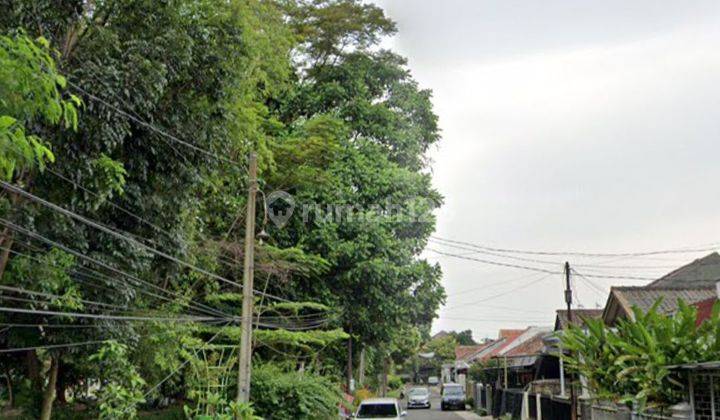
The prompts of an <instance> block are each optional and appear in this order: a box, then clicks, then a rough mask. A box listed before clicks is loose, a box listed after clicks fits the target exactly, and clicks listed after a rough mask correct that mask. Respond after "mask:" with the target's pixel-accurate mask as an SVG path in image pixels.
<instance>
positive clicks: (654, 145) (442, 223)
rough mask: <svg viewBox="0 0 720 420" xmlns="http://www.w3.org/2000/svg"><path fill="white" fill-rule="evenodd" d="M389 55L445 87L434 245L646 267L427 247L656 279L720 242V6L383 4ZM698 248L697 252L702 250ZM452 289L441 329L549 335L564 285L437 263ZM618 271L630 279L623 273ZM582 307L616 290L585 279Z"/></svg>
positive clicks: (440, 97)
mask: <svg viewBox="0 0 720 420" xmlns="http://www.w3.org/2000/svg"><path fill="white" fill-rule="evenodd" d="M376 3H377V4H379V5H380V6H381V7H383V8H384V9H385V11H386V13H387V14H388V15H389V16H390V18H392V19H393V20H394V21H396V22H397V25H398V29H399V32H398V34H397V35H395V36H394V37H392V38H391V39H387V40H385V42H384V46H385V47H387V48H391V49H393V50H394V51H396V52H398V53H400V54H401V55H403V56H405V57H407V59H408V66H409V69H410V70H411V71H412V74H413V76H414V77H415V78H416V80H417V81H418V82H419V83H420V85H421V87H423V88H427V89H430V90H432V91H433V104H434V107H435V112H436V113H437V114H438V116H439V124H440V128H441V130H442V139H441V141H440V142H439V143H438V144H437V146H436V147H435V148H434V149H433V150H432V152H431V154H430V156H431V158H432V160H433V165H432V168H433V169H432V170H433V179H434V184H435V186H436V188H437V189H438V190H439V191H440V192H441V193H442V194H443V195H444V197H445V204H444V206H443V207H442V209H440V210H439V211H438V212H437V217H438V220H437V230H436V233H435V236H437V237H440V238H446V239H452V240H455V241H464V242H468V243H472V244H480V245H485V246H491V247H499V248H512V249H523V250H552V251H554V250H561V251H583V252H601V253H614V252H637V251H652V250H665V249H680V248H687V247H691V248H692V249H700V250H702V251H697V252H688V253H684V254H666V255H655V256H651V257H636V258H624V259H620V258H615V259H610V258H581V257H576V256H541V257H539V256H537V255H535V256H533V255H517V256H519V257H522V258H530V259H542V260H543V262H528V261H517V260H509V259H507V258H501V257H498V256H489V255H482V254H472V255H470V254H471V252H470V251H469V250H467V249H458V248H451V247H449V246H447V244H446V245H441V244H438V243H436V242H431V244H430V245H429V246H428V248H432V249H434V250H439V251H441V252H445V253H455V254H464V255H467V256H471V257H472V258H478V259H485V260H492V261H502V262H505V263H514V264H520V265H526V266H533V267H542V268H545V269H549V270H550V271H560V270H562V264H563V263H564V261H566V260H568V261H569V262H570V263H571V265H572V266H573V267H575V268H576V270H577V271H578V272H580V273H584V274H589V273H592V274H603V275H624V276H635V277H649V278H657V277H660V276H661V275H662V274H664V273H666V272H669V271H671V270H672V269H673V268H676V267H678V266H680V265H683V264H685V263H688V262H691V261H692V260H693V259H695V258H698V257H701V256H703V255H705V254H708V253H709V252H711V250H712V249H714V248H713V247H716V246H717V244H718V243H719V242H720V211H718V209H720V188H718V187H717V185H716V184H717V182H718V180H720V142H719V140H720V136H719V134H720V48H718V45H720V2H717V1H692V0H687V1H682V2H678V1H664V0H662V1H661V0H635V1H631V2H629V1H627V0H622V1H621V0H606V1H603V2H589V1H587V2H586V1H576V0H546V1H542V2H537V1H515V0H443V1H437V0H378V1H376ZM700 245H702V246H700ZM425 256H426V257H427V258H428V259H430V260H431V261H434V262H438V263H440V265H441V266H442V269H443V273H444V274H443V285H444V286H445V289H446V291H447V293H448V299H447V302H446V304H445V306H444V307H443V308H442V309H441V310H440V313H439V315H440V318H439V319H438V320H436V322H435V323H434V325H433V331H439V330H443V329H444V330H450V329H452V330H464V329H472V330H473V333H474V336H475V338H476V339H479V338H482V337H496V336H497V334H498V329H500V328H521V327H524V326H528V325H552V324H553V322H554V313H555V312H554V311H555V309H559V308H562V307H563V306H564V303H563V293H562V290H563V288H564V286H563V282H564V279H563V277H562V275H561V274H552V275H547V274H542V273H537V272H532V271H526V270H521V269H517V268H506V267H498V266H493V265H488V264H486V263H480V262H477V261H468V260H464V259H459V258H455V257H450V256H445V255H439V254H437V253H436V252H434V251H431V250H426V252H425ZM620 267H622V268H620ZM573 282H574V284H573V288H574V289H575V304H577V305H582V306H583V307H586V308H594V307H596V306H599V307H602V306H604V304H605V300H606V298H607V291H608V290H609V287H610V286H612V285H642V284H645V283H646V281H638V280H618V279H614V280H613V279H595V278H593V279H582V278H580V277H577V276H576V278H574V280H573Z"/></svg>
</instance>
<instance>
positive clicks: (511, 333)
mask: <svg viewBox="0 0 720 420" xmlns="http://www.w3.org/2000/svg"><path fill="white" fill-rule="evenodd" d="M524 332H525V330H524V329H522V330H500V334H499V335H498V338H504V339H507V340H514V339H516V338H518V336H519V335H520V334H522V333H524Z"/></svg>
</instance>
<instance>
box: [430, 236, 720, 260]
mask: <svg viewBox="0 0 720 420" xmlns="http://www.w3.org/2000/svg"><path fill="white" fill-rule="evenodd" d="M431 238H432V239H436V240H440V241H445V242H449V243H453V244H459V245H467V246H471V247H473V248H476V249H480V250H484V251H494V252H505V253H511V254H528V255H558V256H567V255H573V256H580V257H636V256H646V255H661V254H687V253H693V252H704V251H713V250H715V249H716V246H713V247H709V248H707V247H706V248H695V249H687V248H685V249H667V250H660V251H644V252H619V253H601V252H575V251H532V250H521V249H508V248H494V247H489V246H484V245H477V244H473V243H470V242H464V241H456V240H453V239H446V238H440V237H437V236H431ZM712 245H716V243H713V244H712Z"/></svg>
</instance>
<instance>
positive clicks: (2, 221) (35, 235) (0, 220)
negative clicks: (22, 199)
mask: <svg viewBox="0 0 720 420" xmlns="http://www.w3.org/2000/svg"><path fill="white" fill-rule="evenodd" d="M0 224H2V225H4V226H6V227H8V228H10V229H12V230H14V231H16V232H20V233H22V234H23V235H26V236H28V237H31V238H34V239H38V240H40V241H43V242H45V243H47V244H49V245H52V246H54V247H56V248H59V249H61V250H63V251H65V252H67V253H69V254H72V255H74V256H76V257H78V258H81V259H83V260H86V261H89V262H91V263H93V264H95V265H98V266H100V267H102V268H104V269H106V270H109V271H112V272H113V273H115V274H119V275H121V276H123V277H125V278H128V279H131V280H133V281H135V282H136V283H135V287H137V288H138V290H143V289H140V286H139V284H143V285H146V286H148V287H150V288H152V289H155V290H158V291H160V292H163V293H167V294H169V295H171V296H174V297H176V298H179V299H181V304H183V305H184V306H187V307H193V306H191V305H190V303H187V302H182V300H183V299H187V297H184V296H182V295H180V294H178V293H175V292H171V291H169V290H166V289H163V288H162V287H160V286H157V285H154V284H152V283H150V282H147V281H145V280H142V279H140V278H138V277H136V276H133V275H132V274H129V273H126V272H125V271H122V270H120V269H117V268H115V267H113V266H111V265H108V264H106V263H104V262H102V261H99V260H97V259H95V258H93V257H90V256H88V255H85V254H83V253H81V252H79V251H76V250H74V249H72V248H69V247H67V246H65V245H63V244H61V243H58V242H55V241H53V240H52V239H49V238H47V237H45V236H43V235H41V234H39V233H37V232H34V231H31V230H28V229H25V228H24V227H22V226H18V225H16V224H14V223H12V222H10V221H8V220H6V219H3V218H0ZM126 284H128V285H130V283H129V282H126ZM145 293H148V294H150V295H152V296H154V297H156V298H158V299H163V300H166V301H168V302H173V303H178V302H175V301H173V300H172V299H169V298H168V297H166V296H162V295H158V294H155V293H153V292H150V291H147V290H145ZM191 302H192V301H191ZM193 303H194V304H195V306H196V308H197V309H198V310H199V311H201V312H207V311H210V312H211V313H215V314H218V315H223V316H227V315H228V314H226V313H224V312H222V311H220V310H217V309H214V308H212V307H210V306H207V305H204V304H202V303H197V302H193ZM200 308H203V309H204V310H203V309H200Z"/></svg>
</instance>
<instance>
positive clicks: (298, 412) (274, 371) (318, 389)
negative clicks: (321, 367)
mask: <svg viewBox="0 0 720 420" xmlns="http://www.w3.org/2000/svg"><path fill="white" fill-rule="evenodd" d="M250 398H251V400H252V402H253V406H254V407H255V412H256V414H258V415H260V416H262V417H265V418H268V419H331V418H333V419H334V418H337V413H338V405H339V404H340V403H341V401H342V395H341V393H340V386H339V385H338V384H336V383H334V382H333V381H332V380H330V379H329V378H327V377H324V376H318V375H314V374H311V373H309V372H304V373H300V372H296V371H292V372H286V371H283V370H282V369H281V368H280V367H278V366H276V365H273V364H265V365H260V366H258V367H253V375H252V384H251V388H250Z"/></svg>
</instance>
